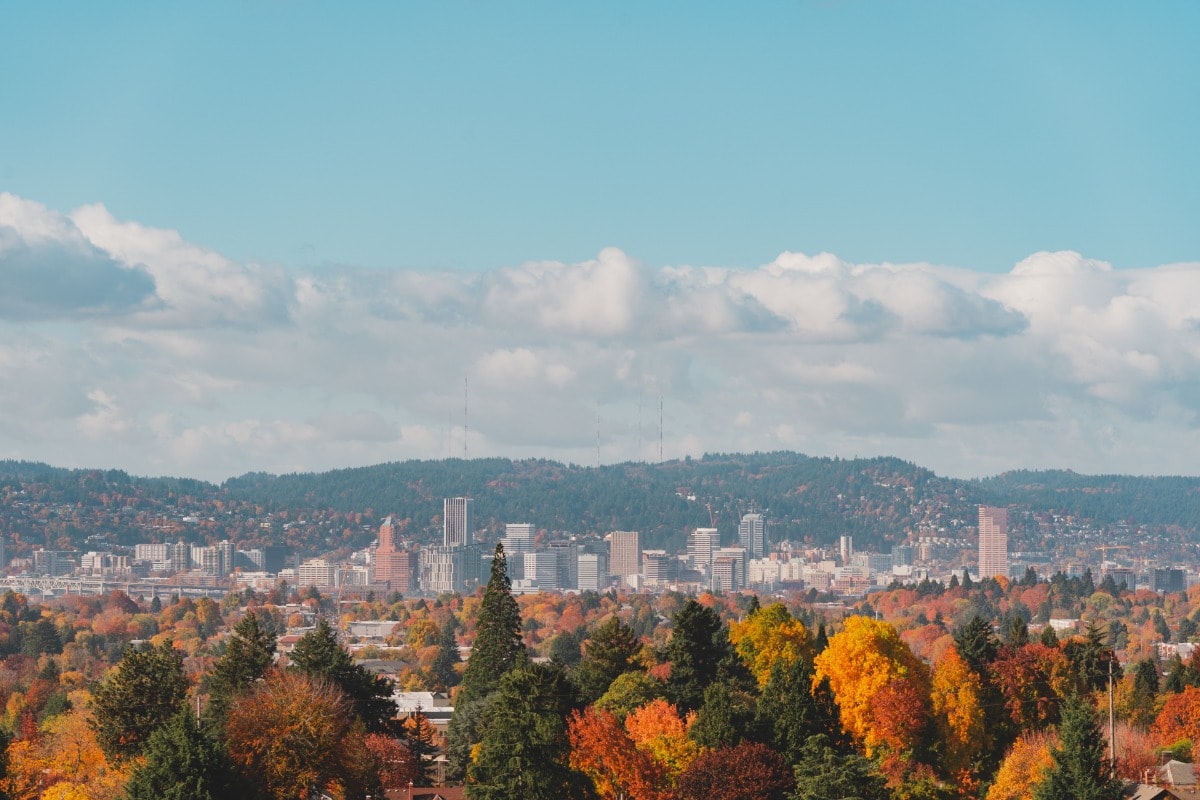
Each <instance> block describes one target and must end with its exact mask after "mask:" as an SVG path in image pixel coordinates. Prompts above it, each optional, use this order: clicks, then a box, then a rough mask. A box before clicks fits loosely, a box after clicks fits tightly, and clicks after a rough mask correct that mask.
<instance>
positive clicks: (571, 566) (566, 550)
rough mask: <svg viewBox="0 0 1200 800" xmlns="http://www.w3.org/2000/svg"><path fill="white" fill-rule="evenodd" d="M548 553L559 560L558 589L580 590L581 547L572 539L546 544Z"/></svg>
mask: <svg viewBox="0 0 1200 800" xmlns="http://www.w3.org/2000/svg"><path fill="white" fill-rule="evenodd" d="M546 550H547V552H550V553H554V555H555V556H556V557H557V558H558V588H559V589H578V588H579V545H577V544H576V543H575V542H573V541H571V540H570V539H555V540H554V541H552V542H546Z"/></svg>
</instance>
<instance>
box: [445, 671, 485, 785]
mask: <svg viewBox="0 0 1200 800" xmlns="http://www.w3.org/2000/svg"><path fill="white" fill-rule="evenodd" d="M494 697H495V693H493V694H490V695H488V696H487V697H484V698H483V699H481V700H472V701H470V702H468V703H464V702H462V701H461V700H456V701H455V703H454V716H452V717H451V718H450V725H449V726H448V727H447V729H446V779H447V780H448V781H452V782H454V783H458V782H461V781H462V780H463V779H465V778H466V776H467V765H468V764H470V763H471V751H472V750H474V749H475V745H477V744H479V740H480V739H481V738H482V736H483V722H484V719H485V718H486V717H487V712H488V709H490V708H491V706H492V700H493V698H494Z"/></svg>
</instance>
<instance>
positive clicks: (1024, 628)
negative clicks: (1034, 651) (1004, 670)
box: [1006, 614, 1029, 647]
mask: <svg viewBox="0 0 1200 800" xmlns="http://www.w3.org/2000/svg"><path fill="white" fill-rule="evenodd" d="M1006 638H1007V640H1008V641H1007V642H1006V643H1007V644H1008V645H1009V646H1010V647H1024V646H1025V645H1027V644H1029V626H1028V625H1026V624H1025V620H1024V618H1023V617H1021V615H1020V614H1013V615H1012V618H1011V619H1010V620H1009V621H1008V631H1007V636H1006Z"/></svg>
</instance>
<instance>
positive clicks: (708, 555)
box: [688, 528, 721, 570]
mask: <svg viewBox="0 0 1200 800" xmlns="http://www.w3.org/2000/svg"><path fill="white" fill-rule="evenodd" d="M720 546H721V534H719V533H717V529H716V528H696V530H694V531H692V535H691V536H689V537H688V562H689V563H690V564H691V565H692V567H693V568H694V569H699V570H708V568H709V567H710V566H711V565H712V554H713V551H715V550H716V549H717V548H718V547H720Z"/></svg>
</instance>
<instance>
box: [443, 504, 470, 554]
mask: <svg viewBox="0 0 1200 800" xmlns="http://www.w3.org/2000/svg"><path fill="white" fill-rule="evenodd" d="M474 504H475V501H474V500H472V499H471V498H469V497H447V498H446V499H445V500H444V501H442V544H443V545H445V546H446V547H465V546H466V545H468V544H470V543H471V536H472V534H473V533H474V531H475V519H474V514H473V513H472V511H473V506H474Z"/></svg>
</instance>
